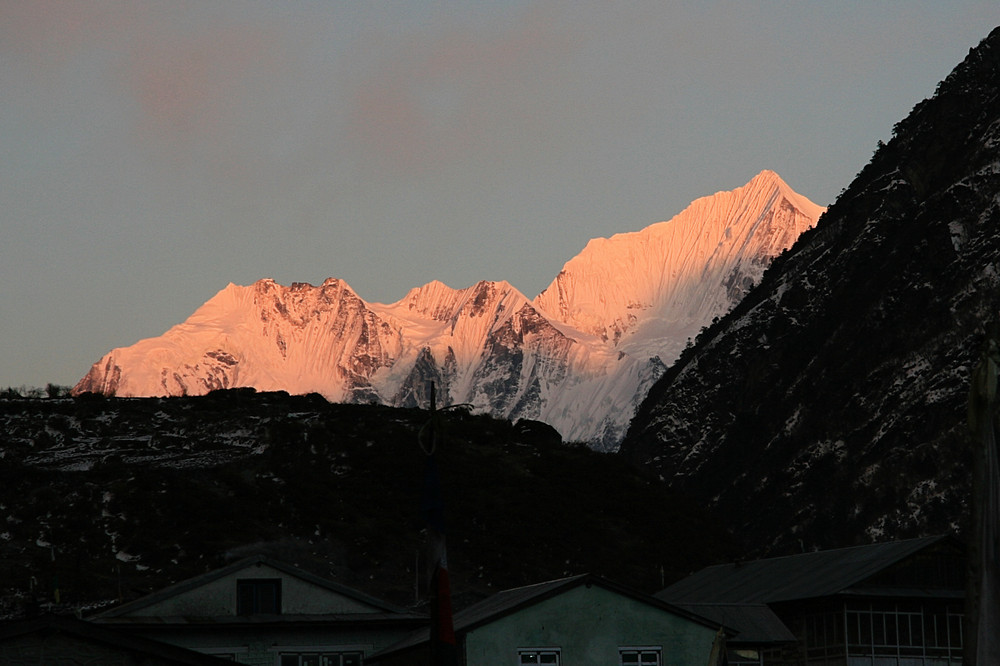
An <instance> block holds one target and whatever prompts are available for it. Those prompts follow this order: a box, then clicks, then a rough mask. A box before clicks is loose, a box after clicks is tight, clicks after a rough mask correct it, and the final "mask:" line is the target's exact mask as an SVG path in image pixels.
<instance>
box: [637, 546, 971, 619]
mask: <svg viewBox="0 0 1000 666" xmlns="http://www.w3.org/2000/svg"><path fill="white" fill-rule="evenodd" d="M950 538H951V537H947V536H932V537H923V538H920V539H908V540H904V541H890V542H886V543H878V544H871V545H867V546H855V547H852V548H838V549H835V550H823V551H817V552H813V553H803V554H801V555H789V556H786V557H774V558H770V559H765V560H755V561H751V562H734V563H730V564H720V565H716V566H711V567H706V568H705V569H702V570H701V571H699V572H697V573H695V574H692V575H691V576H688V577H687V578H684V579H683V580H680V581H678V582H677V583H675V584H673V585H671V586H670V587H668V588H666V589H665V590H662V591H660V592H658V593H657V594H656V595H654V596H656V597H657V598H659V599H662V600H664V601H668V602H670V603H674V604H681V603H686V604H693V603H744V604H746V603H773V602H778V601H793V600H797V599H814V598H817V597H826V596H831V595H835V594H842V593H849V592H851V591H852V590H851V588H852V586H855V585H858V584H859V583H862V582H863V581H865V580H866V579H868V578H870V577H872V576H873V575H875V574H877V573H878V572H880V571H882V570H884V569H886V568H888V567H889V566H892V565H893V564H896V563H897V562H899V561H901V560H903V559H905V558H907V557H909V556H910V555H913V554H914V553H917V552H919V551H921V550H923V549H925V548H927V547H929V546H931V545H933V544H936V543H939V542H941V541H943V540H945V539H950Z"/></svg>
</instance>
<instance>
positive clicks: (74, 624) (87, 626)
mask: <svg viewBox="0 0 1000 666" xmlns="http://www.w3.org/2000/svg"><path fill="white" fill-rule="evenodd" d="M32 635H37V636H40V637H42V638H43V639H45V640H46V641H48V640H49V638H50V637H51V636H53V635H62V636H67V637H71V638H73V639H75V640H77V641H81V642H84V643H89V644H92V645H94V644H96V645H103V646H107V647H108V648H110V649H112V650H114V651H115V652H118V653H122V652H124V653H126V654H129V655H131V656H132V658H133V660H134V661H135V663H147V661H155V662H156V663H165V664H176V665H177V666H182V665H183V666H221V665H222V664H226V663H231V662H227V661H225V660H224V659H220V658H217V657H213V656H211V655H206V654H201V653H198V652H195V651H194V650H189V649H187V648H183V647H179V646H177V645H170V644H168V643H161V642H160V641H156V640H153V639H150V638H145V637H143V636H134V635H132V634H128V633H124V632H119V631H115V630H114V629H111V628H109V627H103V626H99V625H96V624H93V623H91V622H86V621H84V620H78V619H76V618H73V617H67V616H58V615H43V616H41V617H35V618H31V619H27V620H17V621H14V622H9V623H4V624H0V643H3V642H5V641H7V640H11V639H17V638H21V637H24V636H32ZM53 658H55V656H53ZM60 663H61V662H60Z"/></svg>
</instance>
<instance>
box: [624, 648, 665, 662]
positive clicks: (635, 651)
mask: <svg viewBox="0 0 1000 666" xmlns="http://www.w3.org/2000/svg"><path fill="white" fill-rule="evenodd" d="M648 653H653V654H655V655H656V663H655V664H654V665H653V666H662V665H663V646H662V645H619V646H618V666H625V662H624V661H623V660H622V657H624V656H625V655H626V654H635V655H636V656H637V657H638V660H637V661H636V662H635V666H646V665H647V664H649V663H650V662H644V661H642V655H643V654H648Z"/></svg>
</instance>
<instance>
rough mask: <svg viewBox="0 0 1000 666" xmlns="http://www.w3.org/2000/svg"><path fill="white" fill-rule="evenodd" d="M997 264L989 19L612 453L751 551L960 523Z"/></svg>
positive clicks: (995, 107)
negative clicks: (976, 378)
mask: <svg viewBox="0 0 1000 666" xmlns="http://www.w3.org/2000/svg"><path fill="white" fill-rule="evenodd" d="M998 262H1000V29H998V30H994V31H993V32H992V33H991V34H990V35H989V36H988V37H987V38H986V39H985V40H984V41H983V42H982V43H981V44H980V45H979V46H978V47H976V48H975V49H973V50H971V51H970V53H969V56H968V57H967V58H966V60H965V61H964V62H963V63H961V64H960V65H959V66H958V67H957V68H956V69H955V70H954V71H953V72H952V73H951V74H950V75H949V76H948V77H947V79H945V80H944V81H943V82H942V83H941V84H940V85H939V87H938V90H937V92H936V93H935V95H934V96H933V97H932V98H930V99H928V100H925V101H923V102H921V103H919V104H918V105H917V106H916V107H915V108H914V109H913V111H912V112H911V114H910V115H909V117H907V118H906V119H905V120H903V121H902V122H900V123H899V124H898V125H897V126H896V127H895V128H894V136H893V139H892V140H891V141H890V142H889V143H888V144H886V145H881V144H880V146H879V148H878V150H877V151H876V153H875V155H874V156H873V158H872V161H871V163H869V164H868V165H867V166H866V167H865V168H864V169H863V170H862V171H861V173H860V174H858V176H857V177H856V179H855V180H854V182H853V183H851V185H850V186H849V187H848V188H847V189H846V190H845V191H844V192H843V193H842V194H841V196H840V197H839V198H838V200H837V202H836V203H835V204H834V205H833V206H831V207H830V208H829V210H828V211H827V213H826V214H825V215H824V216H823V217H822V218H821V219H820V222H819V224H818V225H817V227H816V228H815V229H813V230H812V231H809V232H806V233H805V234H803V236H802V237H801V238H800V239H799V241H798V242H797V243H796V244H795V246H794V247H793V248H792V249H791V250H790V251H788V252H786V253H785V254H783V255H782V256H781V257H779V258H778V259H777V260H776V261H775V262H774V264H772V266H771V268H770V269H769V270H768V271H767V272H766V274H765V275H764V277H763V279H762V282H761V284H760V285H759V286H758V287H757V288H755V289H754V290H752V291H751V292H750V294H749V295H748V296H747V297H746V299H745V300H744V301H742V302H741V303H740V304H739V305H738V306H737V308H735V309H734V311H733V312H731V313H730V314H729V315H727V316H726V317H724V318H723V319H722V320H721V321H720V322H718V323H717V324H716V325H713V326H712V327H711V328H709V329H708V330H706V331H703V333H702V335H700V336H699V339H698V341H697V344H696V345H695V346H694V347H693V348H691V349H689V350H688V351H687V353H686V354H685V355H684V356H683V357H682V358H681V359H680V360H679V361H678V362H677V363H676V364H675V365H674V366H673V367H672V368H670V369H669V370H668V372H667V373H666V375H665V376H664V377H663V378H662V379H661V381H660V382H659V383H658V384H657V385H656V386H655V387H654V389H653V390H652V392H651V393H650V395H649V396H648V398H647V399H646V401H645V402H644V404H643V405H642V407H641V408H640V410H639V412H638V414H637V416H636V418H635V419H634V420H633V422H632V425H631V428H630V430H629V433H628V435H627V437H626V439H625V442H624V443H623V445H622V453H623V454H624V455H625V456H627V457H628V458H629V459H630V460H633V461H636V462H639V463H642V464H646V465H649V466H651V467H653V468H654V469H656V470H657V471H658V472H659V473H660V474H661V476H663V477H664V478H665V479H666V480H667V481H668V482H669V484H670V485H672V486H673V487H674V488H675V489H679V490H682V491H684V492H686V493H690V494H691V495H693V496H694V497H696V498H698V499H700V500H702V501H704V502H706V503H708V504H710V505H712V506H714V507H715V508H717V509H719V510H720V513H721V514H722V515H726V516H728V517H729V518H730V520H731V526H732V527H733V529H734V530H736V531H737V532H738V533H739V534H740V535H741V536H742V537H744V538H745V539H746V540H747V542H748V543H752V544H755V545H756V547H757V548H758V550H759V551H760V552H781V551H788V550H793V549H795V550H797V549H799V548H802V547H807V548H808V547H814V546H818V547H825V546H835V545H847V544H852V543H857V542H863V541H867V540H874V539H881V538H896V537H905V536H914V535H918V534H924V533H929V532H941V531H946V530H959V529H961V526H962V522H963V520H964V518H963V516H964V511H965V507H966V504H967V498H968V485H969V480H968V479H969V460H970V455H969V444H968V441H967V438H966V434H965V397H966V393H967V387H968V379H969V375H970V373H971V369H972V368H973V367H974V365H975V362H976V357H977V355H978V352H979V350H980V348H981V345H982V341H983V327H984V324H985V323H986V322H988V321H989V320H990V319H992V318H995V317H996V316H997V313H998V308H997V304H998V298H997V297H998V294H1000V267H998Z"/></svg>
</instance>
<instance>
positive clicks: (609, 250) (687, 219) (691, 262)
mask: <svg viewBox="0 0 1000 666" xmlns="http://www.w3.org/2000/svg"><path fill="white" fill-rule="evenodd" d="M823 210H824V209H823V207H822V206H817V205H816V204H814V203H812V202H811V201H809V200H808V199H807V198H805V197H803V196H801V195H799V194H796V193H795V192H794V191H792V189H791V188H790V187H789V186H788V185H787V184H786V183H785V182H784V181H783V180H782V179H781V178H780V177H779V176H778V174H776V173H774V172H773V171H762V172H761V173H759V174H758V175H757V176H755V177H754V178H753V179H752V180H751V181H750V182H749V183H747V184H746V185H744V186H743V187H739V188H737V189H735V190H733V191H731V192H718V193H716V194H714V195H712V196H707V197H702V198H701V199H697V200H696V201H694V202H693V203H692V204H691V205H690V206H688V207H687V208H686V209H685V210H684V211H683V212H682V213H680V214H679V215H677V216H676V217H674V218H673V219H672V220H670V221H669V222H660V223H658V224H653V225H650V226H648V227H646V228H645V229H643V230H642V231H637V232H632V233H624V234H617V235H615V236H612V237H611V238H595V239H593V240H591V241H590V242H589V243H588V244H587V246H586V247H585V248H584V250H583V251H582V252H581V253H580V254H578V255H577V256H576V257H574V258H573V259H571V260H570V261H569V262H568V263H567V264H566V265H565V266H564V267H563V270H562V271H561V272H560V273H559V275H558V277H556V279H555V280H554V281H553V282H552V284H550V285H549V286H548V287H547V288H546V289H545V290H544V291H543V292H542V293H541V294H539V296H538V298H536V299H535V305H536V306H538V307H539V308H541V309H542V310H544V311H545V312H548V313H551V316H552V317H554V318H555V319H558V320H559V321H561V322H563V323H565V324H569V325H570V326H574V327H576V328H578V329H580V330H582V331H586V332H588V333H591V334H593V335H596V336H598V337H600V338H601V339H602V340H605V341H607V342H610V343H611V344H613V345H614V346H616V347H617V348H619V349H621V350H622V351H624V352H626V353H628V354H630V355H632V356H636V357H651V356H659V357H660V359H661V360H663V361H664V362H665V363H669V362H672V361H673V360H674V359H676V358H677V356H678V354H680V352H681V350H682V349H683V348H684V344H685V343H686V341H687V340H688V338H693V337H694V336H695V335H697V333H698V331H699V330H700V329H701V328H702V327H703V326H705V325H706V324H707V323H709V322H710V321H712V319H713V318H714V317H717V316H719V315H721V314H723V313H725V312H727V311H728V310H729V309H730V308H732V307H733V306H734V305H736V303H738V302H739V301H740V299H741V298H743V295H744V294H746V292H747V290H748V289H749V288H750V287H751V286H752V285H754V284H756V283H758V282H760V277H761V275H762V274H763V273H764V269H765V268H767V266H768V264H770V263H771V259H772V258H774V257H775V256H777V255H778V254H780V253H781V252H782V250H784V249H786V248H788V247H791V245H792V243H794V242H795V239H796V238H798V237H799V234H801V233H802V232H803V231H805V230H806V229H808V228H810V227H812V226H813V225H814V224H815V223H816V220H817V219H818V218H819V216H820V215H821V214H822V212H823Z"/></svg>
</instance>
